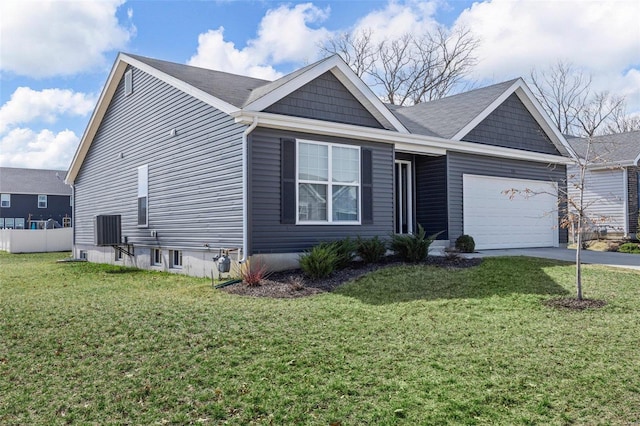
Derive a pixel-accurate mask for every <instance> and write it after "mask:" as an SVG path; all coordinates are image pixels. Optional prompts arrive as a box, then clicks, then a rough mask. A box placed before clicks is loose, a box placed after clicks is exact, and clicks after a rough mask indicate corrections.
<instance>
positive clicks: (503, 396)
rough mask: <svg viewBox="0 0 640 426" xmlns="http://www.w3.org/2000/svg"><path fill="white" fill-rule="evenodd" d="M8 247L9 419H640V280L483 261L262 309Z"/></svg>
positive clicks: (171, 280) (5, 392) (4, 372)
mask: <svg viewBox="0 0 640 426" xmlns="http://www.w3.org/2000/svg"><path fill="white" fill-rule="evenodd" d="M63 256H64V255H63V254H45V255H43V254H38V255H8V254H5V253H0V265H1V266H0V424H3V425H4V424H7V425H13V424H15V425H23V424H101V425H102V424H218V423H230V424H249V423H252V422H253V423H255V424H318V425H327V424H330V423H332V422H340V423H341V424H342V425H351V424H382V425H395V424H406V425H414V424H487V425H488V424H509V425H511V424H541V425H547V424H558V425H560V424H635V423H637V422H640V350H639V349H638V348H639V344H638V342H639V340H638V339H639V338H640V337H639V336H640V320H639V316H638V309H639V308H638V307H639V306H640V273H638V272H633V271H624V270H614V269H607V268H604V267H595V266H585V267H584V284H585V293H586V294H585V295H586V297H590V298H598V299H606V300H607V301H608V305H607V306H606V307H604V308H603V309H599V310H587V311H582V312H573V311H561V310H555V309H551V308H548V307H545V306H544V305H543V304H542V303H541V302H542V301H544V300H546V299H549V298H552V297H562V296H567V295H572V294H573V267H572V266H571V265H567V264H564V263H559V262H553V261H547V260H540V259H530V258H492V259H486V260H485V261H484V263H483V264H482V265H481V266H480V267H477V268H473V269H468V270H461V271H447V270H442V269H436V268H432V267H422V266H406V267H398V268H393V269H386V270H381V271H378V272H377V273H375V274H372V275H370V276H368V277H364V278H361V279H360V280H358V281H357V282H353V283H350V284H348V285H345V286H343V287H341V288H340V289H339V291H337V292H336V293H332V294H323V295H318V296H313V297H309V298H304V299H287V300H273V299H253V298H247V297H239V296H232V295H229V294H226V293H224V292H222V291H220V290H214V289H212V288H211V286H210V282H209V281H208V280H200V279H194V278H189V277H183V276H176V275H171V274H164V273H154V272H146V271H145V272H142V271H131V270H127V269H123V268H118V267H111V266H103V265H93V264H86V263H67V264H58V263H55V262H54V261H55V259H57V258H60V257H63Z"/></svg>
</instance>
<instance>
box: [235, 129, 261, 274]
mask: <svg viewBox="0 0 640 426" xmlns="http://www.w3.org/2000/svg"><path fill="white" fill-rule="evenodd" d="M257 126H258V117H253V123H251V125H250V126H249V127H247V128H246V129H244V132H242V259H240V260H239V261H238V262H239V263H244V262H245V261H246V260H247V248H248V247H249V205H248V204H249V199H248V198H249V188H248V185H247V182H248V179H247V173H248V171H249V164H248V161H249V160H248V153H249V147H248V141H247V139H248V136H249V133H251V132H253V130H254V129H255V128H256V127H257Z"/></svg>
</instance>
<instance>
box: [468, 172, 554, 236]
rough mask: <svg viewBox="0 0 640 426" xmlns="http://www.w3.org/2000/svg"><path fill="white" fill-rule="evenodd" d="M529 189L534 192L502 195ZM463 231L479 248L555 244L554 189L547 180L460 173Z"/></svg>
mask: <svg viewBox="0 0 640 426" xmlns="http://www.w3.org/2000/svg"><path fill="white" fill-rule="evenodd" d="M509 189H517V190H521V191H524V190H525V189H529V190H531V191H532V193H535V195H533V194H532V195H529V196H528V197H525V196H524V195H520V194H516V195H515V196H514V197H512V198H510V197H509V195H507V194H504V191H506V190H509ZM463 197H464V201H463V206H464V207H463V221H464V233H465V234H469V235H471V236H472V237H473V238H474V240H475V241H476V247H477V248H479V249H490V248H517V247H523V248H525V247H550V246H557V245H558V230H557V223H558V221H557V217H558V216H557V188H556V186H555V184H553V183H551V182H546V181H536V180H524V179H509V178H496V177H490V176H479V175H466V174H465V175H464V176H463Z"/></svg>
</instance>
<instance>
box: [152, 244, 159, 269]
mask: <svg viewBox="0 0 640 426" xmlns="http://www.w3.org/2000/svg"><path fill="white" fill-rule="evenodd" d="M156 252H157V253H158V259H159V260H158V262H156ZM151 266H162V249H160V248H157V247H156V248H152V249H151Z"/></svg>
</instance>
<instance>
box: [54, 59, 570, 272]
mask: <svg viewBox="0 0 640 426" xmlns="http://www.w3.org/2000/svg"><path fill="white" fill-rule="evenodd" d="M569 153H570V149H569V147H568V145H567V142H566V140H565V139H564V137H563V136H562V135H561V134H560V133H559V132H558V131H557V130H556V129H555V127H554V126H553V125H552V123H551V122H550V120H549V119H548V117H546V116H545V114H544V113H543V112H542V109H541V107H540V106H539V105H538V104H537V102H536V101H535V99H534V97H533V95H532V94H531V92H530V90H529V89H528V88H527V86H526V84H525V83H524V81H523V80H521V79H516V80H511V81H508V82H504V83H500V84H497V85H494V86H489V87H486V88H482V89H477V90H473V91H470V92H466V93H463V94H459V95H456V96H451V97H449V98H445V99H441V100H438V101H434V102H429V103H425V104H419V105H416V106H412V107H398V106H392V105H385V104H384V103H382V102H381V101H380V100H379V99H378V98H377V97H376V96H375V95H374V94H373V92H372V91H371V90H370V88H369V87H367V86H366V85H365V84H364V82H363V81H362V80H360V79H359V78H358V77H357V76H356V75H355V74H354V73H353V72H352V70H351V69H350V68H349V67H348V65H347V64H346V63H345V62H344V61H342V60H341V59H340V58H339V57H338V56H332V57H329V58H326V59H323V60H321V61H318V62H316V63H313V64H311V65H308V66H306V67H304V68H302V69H299V70H297V71H295V72H293V73H291V74H289V75H286V76H284V77H283V78H281V79H279V80H276V81H273V82H270V81H265V80H259V79H254V78H249V77H244V76H239V75H233V74H228V73H224V72H219V71H213V70H208V69H202V68H196V67H190V66H186V65H181V64H176V63H171V62H165V61H160V60H156V59H150V58H145V57H140V56H135V55H129V54H120V55H119V56H118V58H117V60H116V62H115V64H114V67H113V69H112V71H111V74H110V76H109V78H108V80H107V83H106V85H105V88H104V90H103V92H102V95H101V97H100V99H99V101H98V104H97V107H96V109H95V111H94V113H93V115H92V117H91V119H90V122H89V125H88V127H87V129H86V131H85V134H84V135H83V138H82V140H81V143H80V145H79V147H78V150H77V152H76V154H75V157H74V159H73V162H72V165H71V167H70V169H69V172H68V174H67V178H66V180H67V182H68V183H69V184H71V185H73V188H74V193H75V207H74V208H75V212H74V213H75V214H74V221H75V224H74V226H75V230H76V231H75V240H74V254H75V256H78V257H86V258H87V259H88V260H90V261H95V262H105V263H122V264H126V265H136V266H138V267H141V268H152V269H159V270H170V271H175V272H180V273H186V274H190V275H196V276H210V275H211V273H212V270H213V269H214V268H215V264H214V262H213V257H214V256H215V255H217V254H219V253H220V252H221V251H223V250H224V251H226V250H229V251H230V253H232V255H233V258H234V260H235V261H236V262H242V261H243V260H244V259H246V258H247V257H252V256H261V257H263V258H264V259H265V260H266V261H267V262H268V263H269V264H270V265H271V266H272V267H274V268H277V267H279V268H286V267H291V266H294V265H296V263H297V258H298V256H299V254H300V253H301V252H302V251H304V250H305V249H308V248H310V247H311V246H313V245H315V244H317V243H318V242H320V241H327V240H335V239H341V238H345V237H347V236H351V237H356V236H361V237H373V236H376V235H377V236H382V237H387V236H389V235H390V234H392V233H408V232H413V231H414V230H415V229H416V227H417V224H418V223H419V224H421V225H423V226H424V227H425V228H426V229H427V230H428V231H429V232H439V231H444V232H443V233H442V234H441V240H440V241H438V244H439V245H441V246H446V245H448V244H450V242H451V241H454V240H455V239H456V238H457V237H458V236H460V235H461V234H463V233H467V234H471V235H473V236H474V238H475V239H476V242H477V245H478V247H479V248H499V247H537V246H557V245H558V244H560V243H562V242H565V241H566V238H567V235H566V232H563V231H562V230H559V229H558V228H559V227H558V224H559V220H560V219H559V215H560V214H561V213H559V207H558V196H557V194H558V191H561V190H562V189H563V185H564V182H565V178H566V164H568V163H569V162H570V159H569V158H568V155H569ZM525 188H534V189H536V190H540V191H539V192H541V193H542V192H544V193H546V194H555V195H552V196H548V195H547V196H546V197H545V196H540V197H514V198H513V199H510V198H509V197H508V196H507V195H505V194H504V191H505V190H509V189H525ZM560 208H562V206H560ZM105 224H107V225H105ZM109 224H110V225H109ZM113 229H116V231H113Z"/></svg>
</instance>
